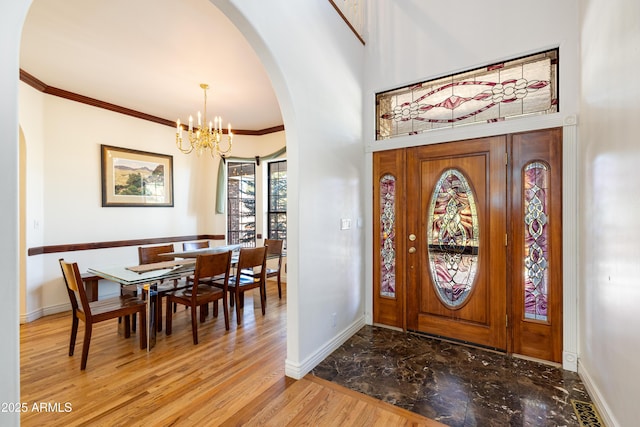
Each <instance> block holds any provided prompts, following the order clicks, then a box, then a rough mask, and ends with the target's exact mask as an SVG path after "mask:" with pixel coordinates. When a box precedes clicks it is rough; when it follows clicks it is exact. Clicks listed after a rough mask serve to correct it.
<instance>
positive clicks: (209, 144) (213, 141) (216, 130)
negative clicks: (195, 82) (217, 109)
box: [176, 83, 233, 157]
mask: <svg viewBox="0 0 640 427" xmlns="http://www.w3.org/2000/svg"><path fill="white" fill-rule="evenodd" d="M200 87H201V88H202V89H203V90H204V115H200V111H198V127H197V129H195V130H194V129H193V117H192V116H189V129H188V133H187V136H188V137H189V145H187V146H186V147H183V146H182V134H183V131H184V129H183V128H182V125H181V124H180V119H178V121H177V122H176V123H177V126H176V146H177V147H178V149H179V150H180V151H182V152H183V153H184V154H189V153H191V152H192V151H193V150H195V151H196V153H197V154H198V156H200V155H201V154H202V152H203V151H207V150H209V153H210V154H211V157H215V155H216V154H217V155H219V156H223V155H224V154H226V153H228V152H229V151H231V145H232V144H233V133H231V125H230V124H229V125H228V129H227V142H228V146H227V148H226V150H223V149H222V148H220V140H221V139H222V135H223V134H224V131H223V130H222V118H221V117H219V116H218V117H214V118H213V122H211V121H210V122H209V127H208V128H207V126H206V124H205V125H203V123H206V121H207V89H209V85H208V84H205V83H201V84H200Z"/></svg>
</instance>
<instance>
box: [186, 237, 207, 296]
mask: <svg viewBox="0 0 640 427" xmlns="http://www.w3.org/2000/svg"><path fill="white" fill-rule="evenodd" d="M208 247H209V241H208V240H199V241H197V242H184V243H183V244H182V250H183V251H185V252H186V251H193V250H196V249H204V248H208ZM185 280H186V282H187V285H189V284H190V283H192V282H193V276H187V277H185Z"/></svg>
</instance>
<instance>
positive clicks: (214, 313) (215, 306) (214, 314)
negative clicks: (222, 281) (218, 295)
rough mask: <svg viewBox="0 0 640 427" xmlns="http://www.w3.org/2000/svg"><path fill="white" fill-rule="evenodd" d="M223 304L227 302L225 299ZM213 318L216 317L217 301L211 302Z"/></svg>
mask: <svg viewBox="0 0 640 427" xmlns="http://www.w3.org/2000/svg"><path fill="white" fill-rule="evenodd" d="M224 302H225V303H226V302H227V300H226V298H225V299H224ZM213 317H218V300H215V301H214V302H213Z"/></svg>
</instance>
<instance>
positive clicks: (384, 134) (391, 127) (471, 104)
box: [376, 49, 558, 140]
mask: <svg viewBox="0 0 640 427" xmlns="http://www.w3.org/2000/svg"><path fill="white" fill-rule="evenodd" d="M557 68H558V50H557V49H554V50H550V51H547V52H542V53H538V54H535V55H530V56H527V57H524V58H518V59H514V60H511V61H505V62H501V63H498V64H493V65H489V66H486V67H483V68H478V69H475V70H471V71H466V72H463V73H459V74H455V75H451V76H448V77H443V78H438V79H435V80H429V81H425V82H421V83H418V84H414V85H411V86H405V87H401V88H398V89H394V90H390V91H387V92H382V93H378V94H377V95H376V139H378V140H380V139H387V138H393V137H396V136H402V135H412V134H417V133H421V132H425V131H428V130H432V129H438V128H443V127H454V126H460V125H466V124H472V123H483V122H484V123H486V122H496V121H502V120H506V119H510V118H514V117H520V116H526V115H531V114H549V113H555V112H557V111H558V82H557Z"/></svg>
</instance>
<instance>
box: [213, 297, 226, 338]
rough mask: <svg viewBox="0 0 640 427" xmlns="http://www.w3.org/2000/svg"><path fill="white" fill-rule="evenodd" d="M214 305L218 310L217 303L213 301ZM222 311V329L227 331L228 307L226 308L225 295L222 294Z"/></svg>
mask: <svg viewBox="0 0 640 427" xmlns="http://www.w3.org/2000/svg"><path fill="white" fill-rule="evenodd" d="M213 303H214V304H215V305H214V307H215V308H216V311H217V308H218V301H214V302H213ZM222 310H223V311H224V327H225V329H226V330H227V331H228V330H229V307H227V296H226V295H225V294H222Z"/></svg>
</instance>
